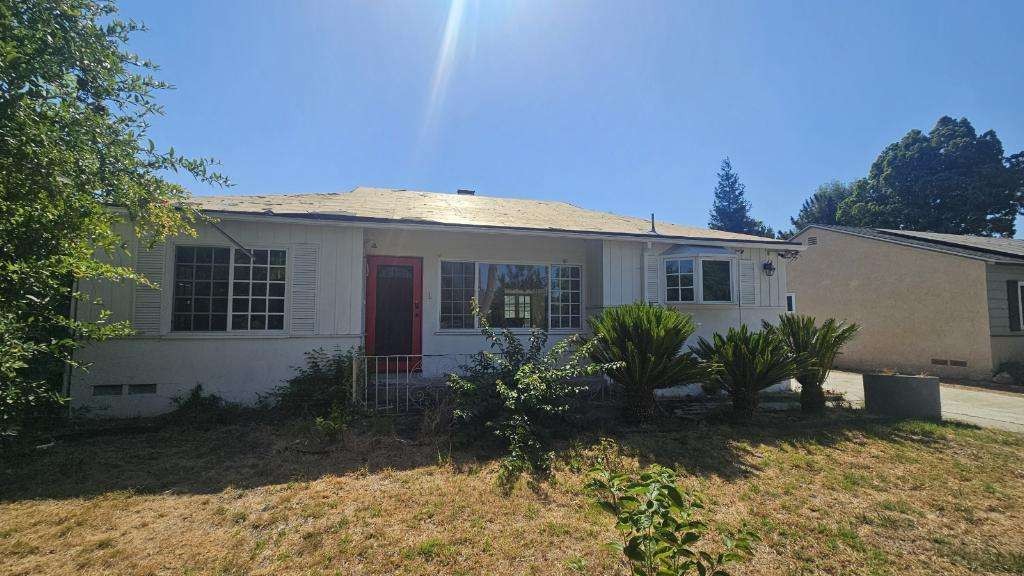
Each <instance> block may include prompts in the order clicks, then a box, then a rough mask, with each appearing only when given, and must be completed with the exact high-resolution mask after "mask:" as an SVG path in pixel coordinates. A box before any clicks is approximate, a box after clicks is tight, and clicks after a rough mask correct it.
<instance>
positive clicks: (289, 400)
mask: <svg viewBox="0 0 1024 576" xmlns="http://www.w3.org/2000/svg"><path fill="white" fill-rule="evenodd" d="M355 354H356V352H355V349H348V350H342V349H341V348H340V347H336V348H335V349H334V350H333V351H332V352H328V351H326V350H324V349H323V348H317V349H315V350H311V351H309V352H306V365H305V366H299V367H297V368H296V369H295V370H296V374H295V376H292V377H291V378H289V379H288V380H285V382H284V384H283V385H282V386H278V387H277V388H275V389H274V391H273V392H271V393H270V400H271V402H272V403H273V405H274V406H275V407H276V408H277V409H278V410H280V411H281V412H282V413H283V414H285V415H288V416H303V417H313V418H325V419H333V420H335V421H337V420H339V418H340V419H341V420H344V417H345V414H346V412H347V411H348V408H349V405H350V403H351V397H352V361H353V358H354V356H355Z"/></svg>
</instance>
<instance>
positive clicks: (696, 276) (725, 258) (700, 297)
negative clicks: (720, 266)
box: [659, 254, 739, 305]
mask: <svg viewBox="0 0 1024 576" xmlns="http://www.w3.org/2000/svg"><path fill="white" fill-rule="evenodd" d="M673 260H690V261H692V262H693V300H669V299H668V262H670V261H673ZM738 260H739V259H738V258H737V257H736V256H732V255H726V254H714V255H711V254H709V255H707V256H701V255H693V256H673V255H668V256H663V257H662V258H661V277H660V279H659V284H660V287H659V289H660V290H661V297H662V298H663V299H664V302H665V303H667V304H689V305H694V304H736V302H737V297H736V294H737V290H738V289H739V286H738V285H737V281H738V279H739V275H738V274H737V270H736V266H737V262H738ZM707 261H715V262H728V263H729V299H728V300H705V299H704V262H707Z"/></svg>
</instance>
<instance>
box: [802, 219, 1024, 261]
mask: <svg viewBox="0 0 1024 576" xmlns="http://www.w3.org/2000/svg"><path fill="white" fill-rule="evenodd" d="M810 227H814V228H824V229H826V230H835V231H837V232H845V233H847V234H855V235H857V236H864V237H868V238H874V239H876V240H882V241H884V242H896V243H899V244H903V245H906V246H912V247H915V248H923V249H926V250H933V251H939V252H945V253H947V254H953V255H956V256H963V257H966V258H975V259H979V260H987V261H991V262H998V263H1004V264H1020V263H1024V241H1021V240H1013V239H1007V238H984V237H981V236H967V235H959V234H939V233H937V232H917V231H913V230H888V229H885V228H858V227H854V226H824V225H818V224H814V225H812V226H810ZM985 241H990V242H985ZM1006 243H1012V244H1011V245H1012V246H1013V247H1014V249H1015V250H1016V251H1013V250H1011V249H1009V248H1008V247H1006ZM999 246H1003V248H998V247H999Z"/></svg>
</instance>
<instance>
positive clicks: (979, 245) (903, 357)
mask: <svg viewBox="0 0 1024 576" xmlns="http://www.w3.org/2000/svg"><path fill="white" fill-rule="evenodd" d="M794 240H796V241H798V242H800V243H801V244H803V245H805V246H806V248H807V249H806V250H805V251H803V252H801V253H800V255H799V257H798V258H797V260H796V261H794V262H791V263H790V269H789V290H790V291H791V292H792V294H791V295H790V298H789V300H790V302H791V304H792V307H794V308H795V310H796V311H797V312H799V313H801V314H809V315H811V316H815V317H817V318H819V319H822V318H828V317H834V318H838V319H844V320H848V321H851V322H856V323H857V324H860V326H861V331H860V334H859V335H858V337H857V338H856V340H854V341H853V342H852V343H851V344H849V345H848V346H847V348H845V349H844V351H843V354H842V356H841V357H840V360H839V364H840V366H841V367H843V368H849V369H855V370H861V371H870V370H885V369H891V370H898V371H901V372H909V373H929V374H935V375H938V376H944V377H950V378H964V379H988V378H991V377H992V375H993V371H994V370H995V369H996V368H997V367H998V366H999V364H1000V363H1002V362H1005V361H1009V360H1019V361H1020V360H1024V331H1022V321H1024V320H1022V315H1021V293H1022V287H1024V241H1022V240H1013V239H1006V238H984V237H979V236H959V235H953V234H937V233H930V232H913V231H907V230H883V229H871V228H849V227H842V226H809V227H808V228H805V229H804V230H802V231H801V232H800V233H799V234H798V235H797V236H796V237H795V238H794Z"/></svg>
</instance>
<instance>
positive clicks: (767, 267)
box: [761, 260, 775, 278]
mask: <svg viewBox="0 0 1024 576" xmlns="http://www.w3.org/2000/svg"><path fill="white" fill-rule="evenodd" d="M761 269H762V270H764V275H765V276H768V277H769V278H771V276H772V274H775V263H774V262H772V261H771V260H765V261H764V263H763V264H761Z"/></svg>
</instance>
